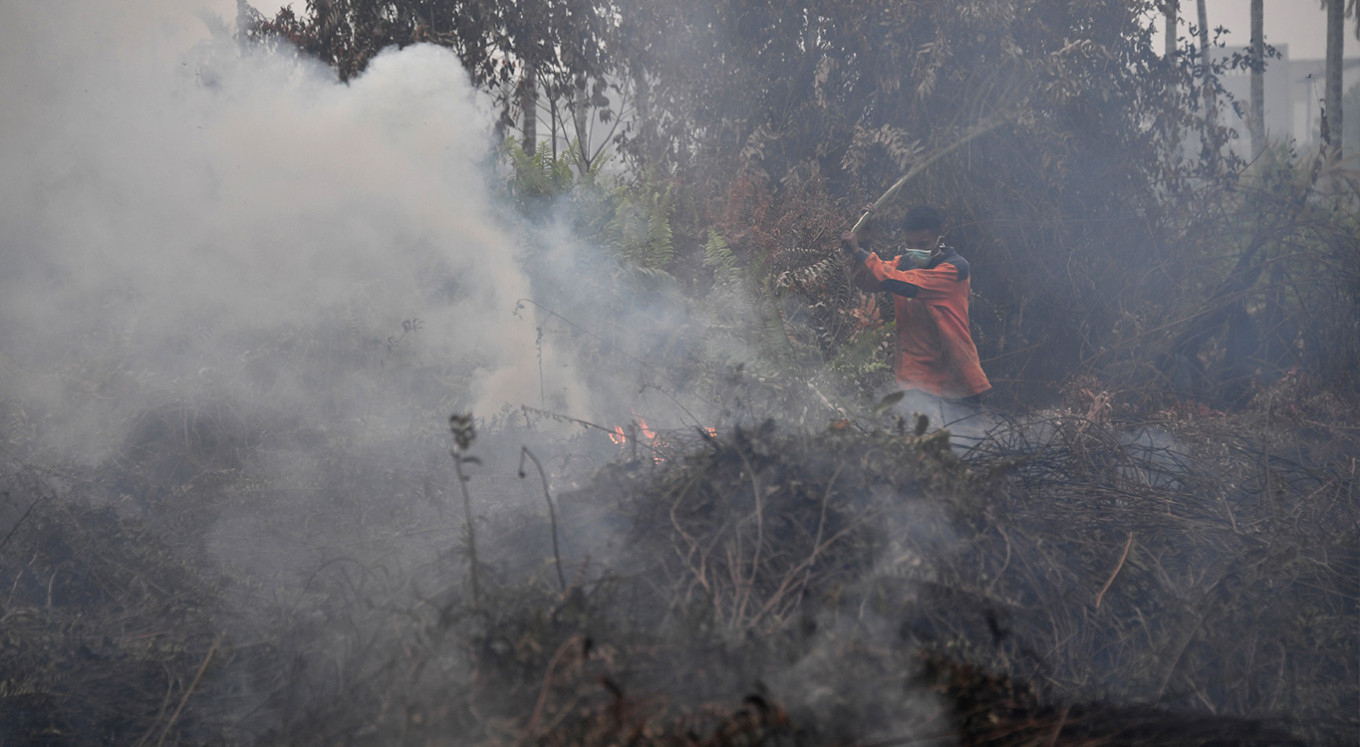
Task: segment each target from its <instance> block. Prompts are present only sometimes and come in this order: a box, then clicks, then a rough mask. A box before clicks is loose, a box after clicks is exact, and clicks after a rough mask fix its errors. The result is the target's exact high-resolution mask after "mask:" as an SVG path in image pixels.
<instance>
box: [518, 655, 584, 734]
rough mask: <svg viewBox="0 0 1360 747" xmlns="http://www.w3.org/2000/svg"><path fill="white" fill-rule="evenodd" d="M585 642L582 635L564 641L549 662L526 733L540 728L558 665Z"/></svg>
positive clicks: (531, 732)
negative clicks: (570, 650)
mask: <svg viewBox="0 0 1360 747" xmlns="http://www.w3.org/2000/svg"><path fill="white" fill-rule="evenodd" d="M583 642H584V638H583V636H582V635H581V634H579V633H578V634H576V635H573V636H572V637H570V638H568V639H567V640H565V641H563V642H562V645H561V646H558V647H557V652H556V653H554V654H553V657H552V659H549V660H548V669H547V671H546V672H544V673H543V687H542V688H541V689H540V690H539V692H538V702H537V703H535V704H534V712H533V714H532V715H530V716H529V725H528V726H526V727H525V732H526V733H528V734H531V735H532V734H533V733H534V729H535V728H537V726H538V721H539V719H540V718H541V717H542V716H543V709H544V708H545V707H546V706H547V704H548V688H549V687H551V686H552V681H553V675H554V674H555V673H556V671H557V665H558V663H559V662H561V661H562V657H564V656H565V655H566V653H567V651H568V650H569V649H571V648H572V647H575V646H581V645H582V644H583Z"/></svg>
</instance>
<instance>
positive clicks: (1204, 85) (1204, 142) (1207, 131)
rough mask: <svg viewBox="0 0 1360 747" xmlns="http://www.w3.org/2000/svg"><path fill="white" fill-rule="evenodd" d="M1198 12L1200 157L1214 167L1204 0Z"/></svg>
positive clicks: (1214, 119) (1213, 101)
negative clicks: (1201, 106) (1202, 128)
mask: <svg viewBox="0 0 1360 747" xmlns="http://www.w3.org/2000/svg"><path fill="white" fill-rule="evenodd" d="M1197 5H1198V10H1199V90H1200V100H1201V101H1203V102H1204V132H1203V133H1202V134H1201V138H1200V143H1201V147H1202V151H1201V152H1200V157H1201V158H1202V159H1204V161H1205V162H1207V163H1209V164H1211V165H1215V170H1217V167H1216V164H1217V162H1218V151H1219V142H1218V101H1217V97H1215V96H1214V88H1213V86H1212V85H1211V84H1210V80H1209V79H1210V75H1211V73H1212V70H1213V65H1212V64H1211V62H1212V60H1211V59H1210V51H1209V12H1208V10H1207V9H1206V8H1205V5H1204V0H1198V3H1197Z"/></svg>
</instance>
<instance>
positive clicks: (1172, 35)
mask: <svg viewBox="0 0 1360 747" xmlns="http://www.w3.org/2000/svg"><path fill="white" fill-rule="evenodd" d="M1179 8H1180V0H1166V4H1165V5H1163V6H1162V17H1163V19H1165V23H1164V25H1165V26H1166V38H1165V39H1163V50H1164V52H1163V55H1162V56H1163V57H1165V58H1166V59H1167V60H1173V59H1175V58H1176V13H1177V10H1178V9H1179Z"/></svg>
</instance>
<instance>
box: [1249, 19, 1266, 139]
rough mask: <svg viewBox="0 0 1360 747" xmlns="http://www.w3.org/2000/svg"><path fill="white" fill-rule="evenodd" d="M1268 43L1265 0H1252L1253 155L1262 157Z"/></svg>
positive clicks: (1250, 125)
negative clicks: (1266, 38) (1266, 37)
mask: <svg viewBox="0 0 1360 747" xmlns="http://www.w3.org/2000/svg"><path fill="white" fill-rule="evenodd" d="M1265 72H1266V44H1265V0H1251V115H1250V116H1249V117H1248V120H1247V129H1249V130H1250V131H1251V157H1252V159H1253V160H1255V159H1257V158H1260V157H1261V154H1262V153H1264V152H1265V149H1266V101H1265V98H1266V83H1265Z"/></svg>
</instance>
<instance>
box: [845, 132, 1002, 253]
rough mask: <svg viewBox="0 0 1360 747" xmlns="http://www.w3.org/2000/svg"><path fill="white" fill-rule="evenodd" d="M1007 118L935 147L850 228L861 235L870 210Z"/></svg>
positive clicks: (877, 207)
mask: <svg viewBox="0 0 1360 747" xmlns="http://www.w3.org/2000/svg"><path fill="white" fill-rule="evenodd" d="M1007 119H1010V117H1009V116H1007V117H998V118H995V119H989V120H986V121H984V122H980V123H978V124H976V125H974V126H972V127H970V128H969V129H967V130H965V131H964V133H963V135H961V136H960V137H959V138H958V139H957V140H955V141H953V142H952V143H949V144H948V145H946V146H944V147H941V148H937V149H935V150H934V151H932V152H931V153H930V155H928V156H926V157H925V158H923V159H922V160H920V161H917V162H916V163H915V164H913V165H912V167H911V169H910V170H908V171H907V173H906V175H904V176H903V177H902V178H901V179H898V180H897V181H896V182H895V183H894V184H893V185H892V186H891V187H888V191H887V192H884V193H883V196H882V197H880V198H878V199H877V200H875V201H874V210H873V211H868V212H865V213H864V215H861V216H860V218H859V220H858V221H855V227H854V228H852V229H850V230H851V231H854V232H855V235H856V236H859V235H860V232H861V231H862V230H863V229H864V227H865V226H866V225H867V224H868V221H869V215H870V212H875V211H878V210H881V209H882V208H883V206H884V205H887V204H888V202H889V201H890V200H892V198H893V197H894V196H895V195H896V194H897V193H898V192H899V191H900V190H901V189H902V185H904V184H906V183H907V182H909V181H911V180H912V179H915V178H916V177H917V176H919V175H920V173H921V172H922V171H925V170H926V169H927V168H929V167H930V165H931V164H933V163H935V162H936V161H938V160H940V159H941V158H944V157H945V156H947V155H949V154H950V153H952V152H954V151H955V150H958V149H959V148H960V147H962V146H964V145H966V144H967V143H969V142H971V141H972V140H973V139H975V138H977V137H978V136H979V135H983V134H986V133H988V132H991V131H992V130H995V129H996V128H998V127H1000V126H1001V125H1002V124H1004V123H1005V122H1006V120H1007Z"/></svg>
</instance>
